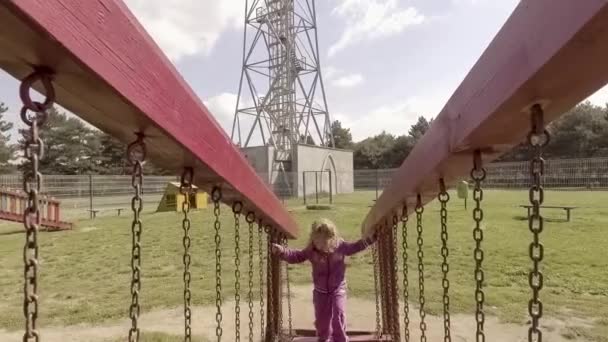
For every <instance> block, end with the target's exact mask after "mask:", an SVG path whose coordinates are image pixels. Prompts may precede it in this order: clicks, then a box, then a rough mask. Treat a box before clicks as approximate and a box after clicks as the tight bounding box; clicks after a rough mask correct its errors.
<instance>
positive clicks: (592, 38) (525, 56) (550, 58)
mask: <svg viewBox="0 0 608 342" xmlns="http://www.w3.org/2000/svg"><path fill="white" fill-rule="evenodd" d="M463 39H466V38H463ZM607 57H608V0H586V1H573V0H523V1H521V2H520V3H519V5H518V6H517V8H516V9H515V11H514V12H513V13H512V15H511V16H510V18H509V19H508V20H507V22H506V23H505V25H504V26H503V27H502V29H501V30H500V32H499V33H498V34H497V35H496V37H495V38H494V40H493V41H492V42H491V43H490V45H489V46H488V47H487V49H486V50H485V52H484V53H483V54H482V56H481V57H480V58H479V60H478V61H477V63H476V64H475V65H474V66H473V68H472V69H471V70H470V72H469V74H468V75H467V76H466V78H465V79H464V80H463V81H462V83H461V84H460V86H459V87H458V88H457V89H456V91H455V92H454V94H453V95H452V96H451V98H450V99H449V100H448V102H447V104H446V105H445V106H444V107H443V109H442V110H441V112H440V113H439V114H438V116H437V117H436V119H435V121H434V122H433V125H432V126H431V128H430V129H429V131H428V132H427V133H426V134H425V135H424V137H423V138H422V139H421V140H420V142H419V143H418V144H417V145H416V146H415V148H414V149H413V151H412V152H411V154H410V155H409V156H408V158H407V159H406V160H405V161H404V162H403V164H402V165H401V167H400V168H399V169H398V171H397V172H395V174H394V176H393V178H392V180H391V183H390V185H389V186H388V187H387V188H385V189H384V191H383V192H382V195H381V196H380V198H378V200H377V201H376V203H375V205H374V206H373V207H372V209H371V210H370V212H369V213H368V215H367V217H366V219H365V221H364V223H363V225H362V232H363V234H364V235H367V234H369V232H370V231H371V229H372V228H373V227H374V226H375V225H377V224H380V223H382V222H383V220H385V219H387V218H388V219H390V217H391V216H393V215H399V216H400V214H401V211H402V207H403V205H404V204H405V203H407V206H408V214H409V213H411V212H412V210H413V209H414V206H415V205H416V195H417V194H421V195H422V199H423V202H424V203H428V202H429V201H432V200H433V199H435V198H436V196H437V193H438V191H439V179H440V178H444V179H445V182H446V184H448V185H450V184H454V182H455V181H456V180H458V179H462V178H465V177H467V175H468V174H469V172H470V170H471V168H472V166H473V152H474V151H475V150H476V149H480V150H481V151H483V152H484V154H483V159H484V162H489V161H491V160H493V159H495V158H497V157H498V156H500V155H501V154H503V153H504V152H506V151H508V150H509V149H511V148H512V147H513V146H515V145H516V144H518V143H519V142H521V141H522V140H523V139H524V137H525V136H526V135H527V133H528V131H529V129H530V115H529V112H528V109H529V107H530V106H531V105H533V104H534V103H540V104H542V105H543V108H544V110H545V120H546V122H547V123H548V122H550V121H551V120H553V119H555V118H557V117H558V116H559V115H561V114H562V113H564V112H566V111H568V110H569V109H570V108H572V107H573V106H574V105H576V104H577V103H578V102H579V101H581V100H583V99H585V98H586V97H588V96H589V95H591V94H592V93H593V92H594V91H596V90H598V89H599V88H601V87H602V86H604V85H605V84H606V83H607V81H608V62H607V61H608V58H607Z"/></svg>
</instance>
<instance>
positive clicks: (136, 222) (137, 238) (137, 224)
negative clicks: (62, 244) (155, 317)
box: [127, 133, 146, 342]
mask: <svg viewBox="0 0 608 342" xmlns="http://www.w3.org/2000/svg"><path fill="white" fill-rule="evenodd" d="M136 135H137V140H135V142H133V143H131V144H130V145H129V147H128V148H127V158H128V160H129V162H130V163H131V164H132V165H133V171H132V174H131V185H132V186H133V189H134V195H133V198H132V199H131V210H132V211H133V222H132V224H131V232H132V246H131V272H132V274H131V306H130V307H129V316H130V317H131V329H130V330H129V341H130V342H134V341H139V332H140V331H139V326H138V319H139V314H140V305H139V291H140V290H141V233H142V230H143V226H142V222H141V219H140V215H141V211H142V209H143V200H142V194H141V191H142V188H143V163H144V160H145V159H146V145H145V143H144V135H143V134H142V133H137V134H136Z"/></svg>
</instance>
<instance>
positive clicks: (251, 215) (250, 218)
mask: <svg viewBox="0 0 608 342" xmlns="http://www.w3.org/2000/svg"><path fill="white" fill-rule="evenodd" d="M245 221H247V225H248V226H249V236H248V237H249V244H248V248H247V253H248V255H249V265H248V266H249V269H248V272H247V276H248V280H249V282H248V285H249V291H248V292H247V306H248V307H249V342H253V318H254V316H253V224H254V223H255V214H254V213H253V212H251V211H250V212H248V213H247V215H246V216H245Z"/></svg>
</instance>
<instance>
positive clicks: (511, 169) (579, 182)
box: [354, 158, 608, 192]
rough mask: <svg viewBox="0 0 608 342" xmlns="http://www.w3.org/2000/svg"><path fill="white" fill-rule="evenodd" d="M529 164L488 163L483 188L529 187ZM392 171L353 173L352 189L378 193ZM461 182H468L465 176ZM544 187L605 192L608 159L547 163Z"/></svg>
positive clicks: (566, 160) (607, 184) (551, 161)
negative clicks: (353, 186)
mask: <svg viewBox="0 0 608 342" xmlns="http://www.w3.org/2000/svg"><path fill="white" fill-rule="evenodd" d="M529 170H530V163H529V162H503V163H491V164H488V165H487V166H486V171H487V177H486V179H485V181H484V187H486V188H490V189H525V188H527V187H528V186H529V184H530V172H529ZM394 172H395V169H381V170H356V171H355V173H354V183H355V189H357V190H376V191H377V192H381V191H382V189H383V188H384V187H385V186H387V185H388V184H389V183H390V181H391V178H392V176H393V173H394ZM463 180H465V181H468V180H469V179H468V178H467V177H465V178H463ZM543 182H544V187H545V188H548V189H553V190H576V189H588V190H602V189H608V158H588V159H554V160H547V161H546V165H545V175H544V178H543Z"/></svg>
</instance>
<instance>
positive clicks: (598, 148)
mask: <svg viewBox="0 0 608 342" xmlns="http://www.w3.org/2000/svg"><path fill="white" fill-rule="evenodd" d="M432 122H433V119H430V120H427V119H426V118H424V117H422V116H421V117H419V118H418V121H417V122H416V123H415V124H414V125H412V126H411V127H410V129H409V131H408V133H407V134H404V135H400V136H395V135H393V134H390V133H387V132H382V133H380V134H378V135H375V136H372V137H369V138H366V139H364V140H362V141H359V142H353V139H352V135H351V133H350V129H349V128H345V127H342V124H341V123H340V121H334V122H333V123H332V133H333V135H334V141H335V144H336V147H337V148H342V149H350V150H353V160H354V168H355V170H358V169H385V168H396V167H399V166H400V165H401V163H402V162H403V160H404V159H405V158H406V157H407V156H408V154H409V153H410V152H411V151H412V149H413V148H414V145H415V144H416V143H417V142H418V140H420V138H421V137H422V136H423V135H424V133H426V131H427V130H428V129H429V127H430V126H431V124H432ZM547 130H548V131H549V133H550V135H551V140H550V142H549V145H548V146H547V147H546V148H545V151H544V156H545V158H546V159H565V158H599V157H608V104H606V106H605V107H601V106H596V105H594V104H592V103H590V102H583V103H580V104H578V105H577V106H575V107H574V108H572V109H571V110H569V111H568V112H567V113H565V114H564V115H562V116H561V117H560V118H559V119H557V120H555V121H553V122H552V123H551V124H550V125H549V126H548V127H547ZM529 155H530V154H529V151H528V147H527V143H526V142H525V141H522V142H521V143H520V144H519V145H517V146H516V147H515V148H514V149H513V150H511V151H510V152H509V153H507V154H505V155H503V156H502V157H501V158H500V159H499V161H523V160H528V158H529Z"/></svg>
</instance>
